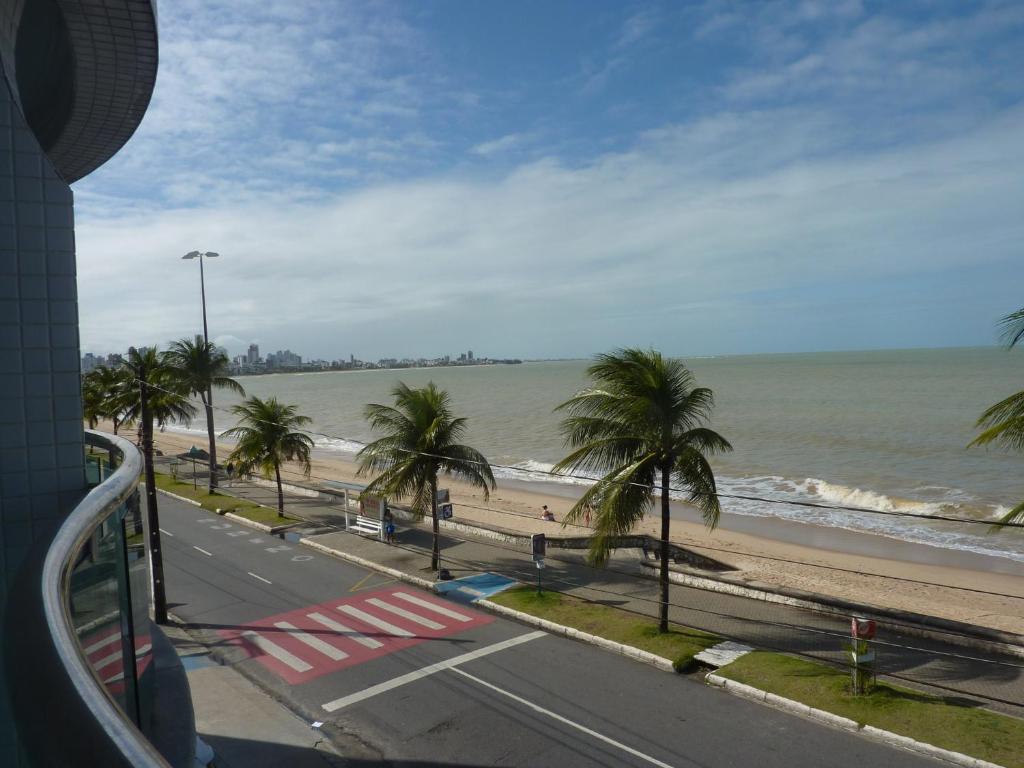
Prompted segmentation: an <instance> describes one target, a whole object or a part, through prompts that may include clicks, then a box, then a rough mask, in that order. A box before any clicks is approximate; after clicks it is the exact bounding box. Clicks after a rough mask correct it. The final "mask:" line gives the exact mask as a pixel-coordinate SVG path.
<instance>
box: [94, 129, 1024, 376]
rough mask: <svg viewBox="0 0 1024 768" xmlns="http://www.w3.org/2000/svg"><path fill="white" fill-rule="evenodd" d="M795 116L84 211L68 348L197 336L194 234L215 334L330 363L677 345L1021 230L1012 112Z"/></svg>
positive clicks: (1005, 243) (959, 261)
mask: <svg viewBox="0 0 1024 768" xmlns="http://www.w3.org/2000/svg"><path fill="white" fill-rule="evenodd" d="M812 117H813V116H809V115H807V114H805V113H801V112H791V113H765V114H762V115H759V116H756V117H753V118H752V117H751V116H749V115H748V116H746V118H745V119H744V120H742V121H741V120H734V121H730V120H728V119H724V120H723V119H719V120H717V121H711V122H709V123H708V124H697V125H692V126H686V127H681V128H676V129H672V128H667V129H664V130H662V131H660V132H656V133H652V134H650V135H649V136H648V138H647V139H645V140H644V141H643V142H641V143H640V144H638V145H637V146H636V147H634V148H633V149H632V150H630V151H628V152H624V153H617V154H610V155H606V156H604V157H601V158H599V159H597V160H595V161H594V162H592V163H590V164H586V165H583V166H580V167H576V168H569V167H566V166H564V165H563V164H561V163H559V162H558V161H556V160H553V159H552V160H545V161H539V162H534V163H530V164H527V165H522V166H520V167H518V168H516V169H515V170H514V171H513V172H511V173H509V174H507V175H504V176H501V177H497V178H487V177H485V178H464V177H459V176H447V177H445V176H438V177H432V178H428V179H424V180H420V181H415V182H408V183H396V184H383V185H378V186H372V187H369V188H366V189H363V190H361V191H359V192H355V193H351V194H344V195H340V196H335V197H332V198H329V199H324V200H322V201H319V202H316V203H303V204H296V205H290V206H282V205H280V204H279V203H278V202H277V201H274V202H270V203H266V204H261V203H260V202H258V201H253V202H247V203H246V204H245V205H239V206H220V207H215V208H207V209H205V210H202V211H192V210H185V209H182V210H175V211H164V212H152V213H141V214H129V215H128V216H126V217H124V218H123V219H118V220H108V221H89V222H85V223H83V224H82V225H80V226H79V229H78V243H79V253H80V257H79V262H80V283H81V308H82V335H83V342H84V344H83V345H84V347H85V348H91V347H106V346H110V347H121V346H127V345H128V344H129V343H140V342H147V341H152V340H164V339H167V338H172V337H176V336H182V335H186V334H188V333H192V332H194V331H195V329H196V328H197V324H198V321H199V307H198V286H197V285H196V282H197V276H196V275H195V274H193V272H194V270H192V269H189V268H188V265H187V264H185V263H183V262H181V261H180V260H179V259H178V254H179V253H183V252H185V251H186V250H189V249H191V248H193V247H200V246H201V247H204V248H205V247H209V248H214V249H217V250H220V251H221V253H222V254H223V257H224V258H222V259H220V260H218V261H217V262H214V263H211V265H210V269H209V270H208V271H207V293H208V298H209V302H210V325H211V331H212V332H214V333H215V334H231V335H234V336H237V337H238V338H240V339H246V338H253V337H256V336H259V337H261V338H264V339H265V340H266V343H267V344H270V345H274V346H282V347H283V346H290V347H291V348H292V349H295V350H297V351H300V352H301V353H304V354H306V355H317V356H324V357H334V356H338V355H341V354H343V353H345V352H346V350H348V349H351V344H352V343H353V339H354V338H361V339H362V343H364V344H366V345H367V346H372V349H368V350H365V353H367V354H372V353H375V352H379V353H380V354H384V353H385V352H391V353H394V354H414V353H429V352H434V351H437V352H438V353H440V352H442V351H444V349H443V348H441V349H435V347H436V345H438V338H439V337H441V336H442V335H443V337H444V339H445V343H448V341H449V339H450V338H451V337H452V336H453V334H455V333H456V332H457V329H459V328H461V327H462V326H463V325H465V324H469V329H468V330H467V329H463V330H462V331H458V333H462V334H470V333H471V334H473V335H474V337H475V338H476V339H479V340H480V341H476V342H474V343H476V344H477V346H481V343H485V344H486V346H487V348H488V349H490V350H492V351H494V352H495V353H499V352H500V353H508V354H512V353H519V354H526V353H527V352H532V351H533V350H537V349H542V350H550V351H551V352H552V353H556V352H562V353H565V352H567V351H568V350H569V349H574V350H577V351H580V349H581V346H583V345H586V344H588V343H591V342H590V341H589V340H590V339H591V338H595V337H600V338H608V339H621V340H622V341H623V342H626V341H629V340H633V341H637V340H639V341H643V342H646V341H648V340H653V341H658V342H659V343H661V344H663V345H664V344H669V343H670V342H672V340H673V339H675V342H674V343H676V344H680V343H684V342H686V341H687V331H686V325H685V322H684V321H685V318H687V317H690V316H691V315H693V313H697V314H713V313H715V312H716V311H717V312H719V313H721V314H722V316H723V317H725V316H728V315H729V313H730V312H735V309H736V306H737V297H738V296H743V295H744V294H748V293H753V292H764V291H772V290H786V289H787V288H790V287H792V286H800V285H821V286H827V285H829V284H845V285H846V286H848V287H855V286H856V285H857V284H858V281H860V280H862V279H863V278H864V277H865V276H867V275H869V276H871V277H872V278H873V279H874V278H892V279H894V280H896V279H905V278H906V277H907V276H910V275H920V274H924V273H930V272H936V271H941V270H944V269H954V268H960V267H966V266H970V265H974V264H978V263H979V262H983V261H998V260H999V259H1004V258H1007V257H1008V256H1009V255H1010V253H1011V250H1012V247H1013V244H1014V243H1018V242H1020V240H1021V237H1022V236H1024V225H1022V224H1020V223H1018V219H1019V217H1017V216H1015V214H1014V211H1015V209H1016V207H1017V204H1018V202H1019V200H1020V199H1022V195H1024V182H1022V180H1021V179H1022V178H1024V177H1022V175H1021V174H1020V173H1019V169H1020V168H1021V166H1022V164H1024V148H1022V147H1021V144H1020V142H1019V135H1020V132H1021V130H1022V129H1024V111H1021V110H1018V111H1015V112H1013V113H1012V114H1010V115H1008V116H1006V117H1005V118H1003V119H1001V120H998V121H993V122H991V123H990V124H988V125H987V126H985V127H984V128H982V129H978V130H976V131H974V132H972V133H971V134H969V135H965V136H962V137H959V138H957V139H954V140H947V141H942V142H935V143H932V144H930V145H926V146H921V147H914V148H909V149H906V148H905V149H900V150H885V151H881V150H877V151H872V152H866V153H860V154H852V155H845V156H832V157H828V158H822V159H818V160H814V161H804V160H802V159H800V157H799V156H797V155H796V153H794V152H791V151H790V150H789V149H788V148H785V147H782V148H781V149H780V148H779V147H777V146H776V145H778V144H779V141H778V137H784V136H786V135H787V134H794V135H799V131H800V127H801V126H803V125H805V124H806V123H807V122H808V120H811V119H812ZM810 133H812V132H810ZM783 143H784V142H783ZM773 153H774V154H773ZM756 156H761V157H762V162H761V164H759V165H757V166H753V167H751V169H750V170H748V171H746V172H743V171H742V169H743V167H744V165H745V163H744V162H743V158H745V157H756ZM698 159H699V162H697V160H698ZM737 160H739V162H737ZM196 243H199V244H200V245H199V246H197V245H196ZM111 253H119V254H127V255H126V256H125V257H122V258H118V259H111V258H110V257H109V254H111ZM127 317H130V318H131V322H130V323H126V322H125V318H127ZM623 318H627V319H626V320H623ZM666 322H668V323H669V326H668V329H666V325H665V324H666ZM624 323H625V324H624ZM673 323H676V324H678V323H683V325H681V326H675V325H673ZM553 326H558V327H559V329H560V331H559V333H560V336H559V341H558V344H560V345H561V346H560V347H559V349H558V350H555V349H551V347H552V344H553V341H552V340H551V339H550V338H547V337H549V336H550V334H549V331H550V330H551V329H552V327H553ZM573 328H576V330H575V331H573V330H571V329H573ZM513 329H514V331H513ZM759 332H760V333H761V334H763V335H764V336H765V337H766V338H770V336H771V330H770V329H768V328H764V329H760V331H759ZM510 333H514V336H511V337H510V336H509V334H510ZM776 341H779V340H776ZM432 345H434V346H433V347H432ZM582 351H586V349H585V348H584V349H583V350H582Z"/></svg>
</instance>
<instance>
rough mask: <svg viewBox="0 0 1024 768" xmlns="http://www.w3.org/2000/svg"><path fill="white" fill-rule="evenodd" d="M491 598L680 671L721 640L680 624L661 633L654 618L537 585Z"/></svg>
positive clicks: (686, 668) (689, 666) (510, 590)
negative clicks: (664, 661)
mask: <svg viewBox="0 0 1024 768" xmlns="http://www.w3.org/2000/svg"><path fill="white" fill-rule="evenodd" d="M488 600H490V601H491V602H493V603H498V604H499V605H504V606H506V607H508V608H514V609H515V610H517V611H522V612H523V613H528V614H530V615H531V616H536V617H538V618H541V619H547V620H548V621H553V622H555V623H556V624H562V625H564V626H567V627H573V628H574V629H578V630H580V631H582V632H589V633H590V634H592V635H597V636H599V637H603V638H606V639H608V640H614V641H615V642H617V643H623V644H625V645H631V646H633V647H634V648H640V649H641V650H644V651H649V652H651V653H654V654H657V655H658V656H662V657H664V658H666V659H671V660H672V664H673V666H674V667H675V668H676V671H677V672H686V671H687V670H689V669H690V668H691V667H693V665H694V664H695V662H694V660H693V657H694V655H695V654H698V653H700V652H701V651H703V650H704V649H705V648H710V647H711V646H712V645H715V644H716V643H718V642H719V641H720V640H721V638H718V637H715V636H714V635H709V634H707V633H706V632H701V631H700V630H697V629H690V628H688V627H682V626H679V625H678V624H670V625H669V631H668V632H664V633H662V632H659V631H658V623H657V622H656V621H655V620H654V619H649V618H646V617H644V616H638V615H636V614H635V613H629V612H628V611H623V610H621V609H619V608H612V607H611V606H607V605H600V604H598V603H588V602H586V601H585V600H580V599H578V598H575V597H571V596H570V595H564V594H562V593H560V592H549V591H547V590H544V591H543V592H542V593H541V594H540V595H538V594H537V590H536V588H535V587H527V586H521V587H514V588H512V589H509V590H506V591H505V592H500V593H499V594H497V595H494V596H493V597H489V598H488Z"/></svg>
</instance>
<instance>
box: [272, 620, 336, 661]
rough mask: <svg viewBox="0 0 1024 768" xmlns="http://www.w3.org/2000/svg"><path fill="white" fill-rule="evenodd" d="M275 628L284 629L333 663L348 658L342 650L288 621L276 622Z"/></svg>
mask: <svg viewBox="0 0 1024 768" xmlns="http://www.w3.org/2000/svg"><path fill="white" fill-rule="evenodd" d="M274 626H275V627H277V628H278V629H283V630H284V631H285V632H287V633H288V634H289V635H291V636H292V637H294V638H295V639H296V640H298V641H299V642H300V643H305V644H306V645H308V646H309V647H310V648H313V649H315V650H317V651H320V653H322V654H323V655H324V656H326V657H327V658H329V659H332V660H333V661H341V660H342V659H347V658H348V654H347V653H345V652H344V651H343V650H341V649H340V648H335V647H334V646H333V645H331V644H330V643H325V642H324V641H323V640H321V639H320V638H319V637H316V636H314V635H311V634H309V633H308V632H303V631H302V630H300V629H299V628H298V627H296V626H295V625H294V624H289V623H288V622H287V621H276V622H274Z"/></svg>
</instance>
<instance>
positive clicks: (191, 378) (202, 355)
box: [166, 336, 245, 493]
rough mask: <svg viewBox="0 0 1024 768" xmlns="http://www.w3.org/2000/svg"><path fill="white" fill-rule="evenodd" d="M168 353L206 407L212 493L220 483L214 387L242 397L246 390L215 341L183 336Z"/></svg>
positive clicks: (184, 379) (168, 360)
mask: <svg viewBox="0 0 1024 768" xmlns="http://www.w3.org/2000/svg"><path fill="white" fill-rule="evenodd" d="M166 357H167V362H168V363H169V364H170V365H171V366H172V367H173V368H175V369H176V370H177V373H178V376H179V377H181V380H182V381H183V382H184V383H185V385H186V386H187V387H188V388H189V390H190V391H191V392H192V394H193V395H198V396H199V399H200V400H202V402H203V408H204V409H205V410H206V435H207V437H208V438H209V441H210V493H213V491H214V489H215V488H216V487H217V435H216V432H215V431H214V428H213V402H212V399H211V395H212V393H213V389H214V387H216V388H217V389H230V390H231V391H232V392H236V393H238V394H239V395H241V396H242V397H245V390H244V389H242V385H241V384H239V383H238V382H237V381H235V380H234V379H232V378H230V377H229V376H228V375H227V373H228V356H227V355H225V354H224V353H223V352H220V351H218V350H217V346H216V345H215V344H214V343H213V342H210V341H203V337H202V336H196V337H195V341H192V340H190V339H182V340H181V341H176V342H174V343H173V344H171V347H170V349H168V350H167V352H166Z"/></svg>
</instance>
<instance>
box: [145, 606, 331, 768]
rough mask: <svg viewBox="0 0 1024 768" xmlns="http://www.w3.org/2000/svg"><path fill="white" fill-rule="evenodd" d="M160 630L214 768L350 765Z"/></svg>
mask: <svg viewBox="0 0 1024 768" xmlns="http://www.w3.org/2000/svg"><path fill="white" fill-rule="evenodd" d="M164 629H165V631H166V634H167V636H168V637H169V638H170V639H171V642H172V643H173V644H174V646H175V649H176V650H177V651H178V655H179V656H181V661H182V663H183V664H184V665H185V670H186V672H187V675H188V683H189V687H190V688H191V691H192V705H193V707H194V709H195V717H196V733H197V734H198V736H199V738H200V739H202V741H204V742H205V743H206V744H208V745H209V746H210V747H211V748H212V749H213V752H214V755H215V757H214V762H213V763H212V765H213V766H215V768H332V767H338V766H342V765H347V764H349V763H348V758H346V759H345V760H343V759H342V758H341V756H339V755H338V753H337V752H336V751H335V750H334V748H333V747H332V746H331V744H330V742H329V741H328V739H327V738H326V737H325V735H324V734H322V733H321V732H320V731H319V730H317V729H314V728H311V727H310V724H309V723H307V722H305V721H303V720H301V719H300V718H299V717H297V716H296V715H295V714H294V713H293V712H291V711H290V710H289V709H287V708H286V707H285V706H284V705H282V704H280V703H279V702H277V701H276V700H274V699H273V698H271V697H270V696H268V695H267V694H266V693H264V692H263V690H262V689H261V688H259V687H258V686H256V685H255V684H254V683H252V682H250V681H249V680H248V679H247V678H246V677H243V676H242V675H241V674H240V673H239V672H236V671H235V670H234V669H232V668H231V667H226V666H222V665H220V664H218V663H217V662H216V661H214V660H213V659H211V658H210V656H209V655H208V654H207V652H206V649H205V647H204V646H202V645H200V644H199V643H196V642H195V641H193V640H192V638H191V637H190V636H189V635H188V633H186V632H185V630H183V629H182V628H181V627H178V626H176V625H169V626H167V627H165V628H164ZM346 751H347V750H346ZM197 765H198V763H197Z"/></svg>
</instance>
